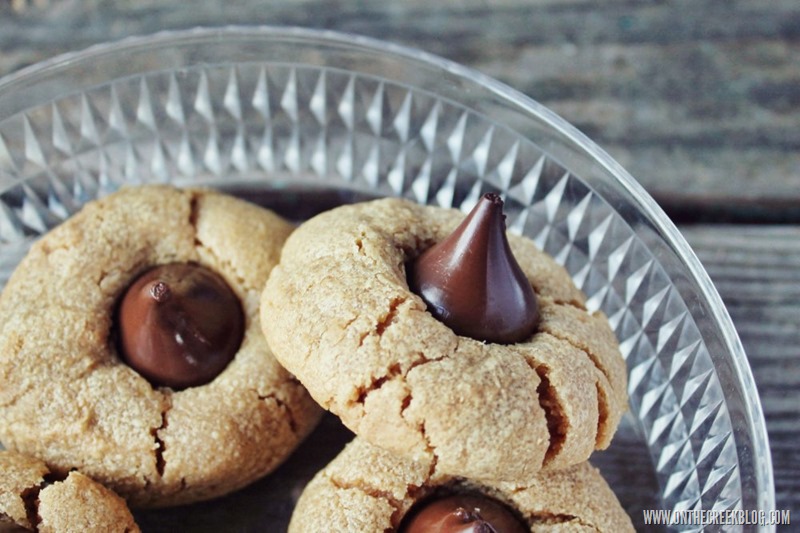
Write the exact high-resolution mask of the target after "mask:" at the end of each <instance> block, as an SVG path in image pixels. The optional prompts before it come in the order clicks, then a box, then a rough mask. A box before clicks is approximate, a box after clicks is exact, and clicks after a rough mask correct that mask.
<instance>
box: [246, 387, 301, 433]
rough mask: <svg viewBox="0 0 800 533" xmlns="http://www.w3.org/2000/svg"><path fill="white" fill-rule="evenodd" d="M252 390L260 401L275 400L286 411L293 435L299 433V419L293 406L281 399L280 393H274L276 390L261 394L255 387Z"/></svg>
mask: <svg viewBox="0 0 800 533" xmlns="http://www.w3.org/2000/svg"><path fill="white" fill-rule="evenodd" d="M251 390H252V391H253V393H255V395H256V397H257V398H258V399H259V400H260V401H262V402H267V401H269V400H272V401H273V402H275V404H276V405H277V406H278V408H279V409H282V410H283V411H284V412H285V413H286V416H287V417H288V419H289V430H290V431H291V432H292V434H293V435H297V427H298V424H297V419H296V417H295V414H294V412H292V408H291V407H290V406H289V404H288V403H287V402H285V401H284V400H282V399H280V398H279V397H278V395H277V394H276V393H274V392H273V393H270V394H260V393H259V392H258V391H257V390H255V389H251Z"/></svg>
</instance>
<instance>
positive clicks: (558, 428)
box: [528, 361, 568, 465]
mask: <svg viewBox="0 0 800 533" xmlns="http://www.w3.org/2000/svg"><path fill="white" fill-rule="evenodd" d="M528 366H530V367H531V369H532V370H533V371H534V372H536V375H537V376H538V377H539V386H538V387H536V395H537V397H538V398H539V407H540V408H541V409H542V411H544V418H545V421H546V422H547V432H548V434H549V435H550V443H549V444H548V446H547V451H546V452H545V454H544V464H545V465H546V464H548V463H549V462H550V461H551V460H552V459H553V458H554V457H556V456H557V455H558V454H559V452H560V451H561V449H562V448H563V446H564V441H565V440H566V436H567V425H568V424H567V417H566V416H564V407H563V405H562V403H561V402H560V401H559V398H558V392H557V391H556V388H555V387H553V385H552V383H550V376H549V369H548V368H547V367H546V366H545V365H536V364H534V363H533V362H532V361H528Z"/></svg>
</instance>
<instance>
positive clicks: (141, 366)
mask: <svg viewBox="0 0 800 533" xmlns="http://www.w3.org/2000/svg"><path fill="white" fill-rule="evenodd" d="M625 389H626V372H625V366H624V362H623V360H622V358H621V356H620V354H619V350H618V347H617V344H616V340H615V338H614V335H613V333H612V332H611V330H610V328H609V326H608V323H607V321H606V319H605V317H603V316H602V314H600V313H589V312H587V311H586V308H585V297H584V295H583V294H582V293H581V292H580V291H579V290H578V289H577V288H576V287H575V286H574V284H573V283H572V281H571V279H570V277H569V276H568V274H567V273H566V271H565V270H564V269H563V268H561V267H560V266H558V265H557V264H556V263H555V262H554V261H553V260H552V259H551V258H549V257H548V256H546V255H545V254H543V253H542V252H540V251H539V250H538V249H537V248H536V247H535V246H534V245H533V243H531V242H530V241H527V240H525V239H523V238H518V237H514V236H507V235H506V232H505V226H504V221H503V215H502V202H501V201H500V199H499V198H498V197H496V196H493V195H487V196H486V197H484V198H483V199H482V200H481V201H480V202H479V203H478V205H477V206H476V208H475V210H474V211H473V212H472V213H471V214H470V215H468V216H467V217H466V218H464V216H463V215H462V214H459V213H457V212H455V211H452V210H444V209H437V208H432V207H425V206H419V205H416V204H413V203H410V202H407V201H403V200H388V199H387V200H379V201H375V202H369V203H364V204H357V205H352V206H343V207H339V208H336V209H333V210H331V211H328V212H325V213H323V214H321V215H318V216H317V217H315V218H313V219H311V220H309V221H307V222H305V223H303V224H302V225H301V226H300V227H299V228H297V229H295V228H294V227H293V226H292V225H290V224H288V223H287V222H285V221H284V220H282V219H281V218H279V217H278V216H277V215H275V214H273V213H271V212H269V211H267V210H265V209H262V208H260V207H257V206H255V205H252V204H249V203H246V202H243V201H241V200H237V199H235V198H232V197H229V196H226V195H223V194H220V193H216V192H212V191H207V190H195V189H176V188H172V187H167V186H143V187H137V188H130V189H124V190H122V191H120V192H118V193H115V194H113V195H111V196H109V197H107V198H105V199H103V200H100V201H97V202H92V203H90V204H88V205H87V206H86V207H85V208H84V209H82V210H81V211H80V212H78V213H77V214H75V215H74V216H72V217H71V218H69V219H68V220H67V221H66V222H65V223H63V224H61V225H60V226H58V227H57V228H55V229H54V230H53V231H51V232H50V233H48V234H47V235H46V236H44V237H43V238H42V239H40V240H39V241H38V242H37V243H36V244H35V245H34V246H33V247H32V249H31V250H30V252H29V254H28V255H27V256H26V257H25V259H24V260H23V261H22V262H21V263H20V265H19V267H18V268H17V269H16V271H15V272H14V274H13V275H12V277H11V279H10V280H9V282H8V285H7V286H6V288H5V289H4V290H3V293H2V295H1V296H0V442H2V444H3V445H4V446H5V447H6V448H8V449H9V450H14V452H0V466H2V469H3V472H4V473H5V472H6V471H8V472H14V475H13V476H10V477H8V476H6V477H7V479H6V478H5V477H4V479H3V483H0V529H2V528H3V527H4V524H13V525H14V526H15V527H20V528H27V529H36V528H38V529H39V530H40V531H46V530H53V531H63V530H77V529H81V530H83V531H105V530H109V531H111V530H117V531H135V530H136V525H135V524H134V523H133V520H132V519H131V518H130V515H129V514H126V513H127V508H126V506H125V503H126V501H127V503H129V504H130V505H132V506H136V507H165V506H173V505H179V504H185V503H189V502H196V501H202V500H207V499H210V498H215V497H218V496H221V495H223V494H227V493H229V492H231V491H234V490H236V489H239V488H241V487H243V486H245V485H247V484H249V483H251V482H253V481H254V480H256V479H259V478H261V477H263V476H265V475H266V474H268V473H269V472H271V471H272V470H274V469H275V468H276V467H277V466H278V465H279V464H281V462H283V461H284V460H285V459H286V458H287V457H288V456H289V455H290V454H291V453H292V451H293V450H294V449H295V448H296V447H297V445H298V444H299V443H300V442H301V441H302V440H303V439H304V438H305V437H306V436H307V435H308V434H309V433H310V432H311V430H312V429H313V428H314V427H315V425H316V424H317V422H318V420H319V419H320V416H321V413H322V412H323V409H322V408H324V409H327V410H329V411H331V412H333V413H334V414H336V415H338V416H339V417H340V418H341V420H342V421H343V422H344V424H345V425H346V426H347V427H348V428H350V429H351V430H352V431H353V432H355V433H356V435H357V436H356V438H355V439H354V440H353V442H351V443H350V444H349V445H348V446H347V447H346V449H345V450H344V451H343V452H342V453H341V454H340V455H339V457H337V458H336V459H335V460H334V461H333V462H332V463H331V464H330V465H328V467H326V468H325V469H324V470H322V471H321V472H320V473H319V474H318V475H317V476H316V477H315V478H314V480H312V481H311V483H310V484H309V485H308V486H307V488H306V490H305V492H304V493H303V495H302V496H301V498H300V500H299V501H298V503H297V506H296V509H295V513H294V516H293V518H292V523H291V526H290V529H291V530H292V531H297V532H314V531H354V532H355V531H358V532H365V531H366V532H369V531H402V532H405V533H414V532H419V531H467V530H474V531H485V532H491V531H496V532H502V531H512V532H517V531H540V530H541V531H544V530H561V529H564V528H570V529H571V528H577V529H598V530H605V531H619V530H626V529H630V528H631V525H630V521H629V520H628V518H627V516H626V515H625V513H624V512H623V510H622V509H621V507H620V505H619V503H618V502H617V501H616V499H615V497H614V495H613V493H612V492H611V491H610V489H609V488H608V486H607V485H606V484H605V482H604V481H603V480H602V478H601V477H600V475H599V473H598V472H597V471H596V470H595V469H593V468H592V467H591V466H589V465H588V463H587V462H586V461H587V459H588V458H589V456H590V454H591V453H592V451H593V450H594V449H596V448H605V447H606V446H608V444H609V443H610V441H611V438H612V436H613V434H614V432H615V430H616V428H617V425H618V424H619V421H620V417H621V416H622V414H623V412H624V411H625V409H626V405H627V397H626V392H625ZM320 406H321V407H322V408H320ZM6 481H8V482H7V483H6ZM112 491H113V492H112ZM86 494H92V495H94V496H92V498H89V500H90V501H98V502H101V501H102V502H104V503H103V504H102V505H100V504H97V505H100V506H99V507H98V506H95V507H96V509H97V510H98V513H99V515H97V516H95V515H96V514H97V513H95V515H91V514H82V513H83V512H82V511H80V509H82V507H81V506H79V505H77V503H76V502H77V501H79V500H82V499H84V500H85V498H84V496H85V495H86ZM117 494H118V495H119V496H117ZM56 503H58V505H61V506H67V507H70V508H73V509H74V512H72V511H71V512H70V513H62V512H60V511H58V509H61V508H67V507H54V505H56ZM53 509H56V511H53ZM54 513H55V514H56V515H58V514H59V513H60V514H61V515H62V516H61V518H62V521H61V522H58V523H57V522H54V520H55V519H54V518H52V516H53V515H54ZM98 516H99V517H98ZM102 516H106V517H107V518H108V517H115V518H114V520H116V522H114V523H115V524H116V525H115V526H114V527H113V528H111V529H109V527H110V526H109V524H111V523H112V522H109V521H108V520H106V521H105V522H104V521H103V520H102ZM65 521H66V522H65ZM67 522H68V523H67ZM54 524H55V525H54ZM59 524H60V525H59ZM470 527H471V528H472V529H468V528H470ZM48 528H49V529H48Z"/></svg>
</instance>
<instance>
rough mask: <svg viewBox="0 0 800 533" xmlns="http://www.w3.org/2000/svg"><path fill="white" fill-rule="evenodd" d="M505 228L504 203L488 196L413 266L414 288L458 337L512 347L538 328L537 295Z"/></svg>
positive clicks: (410, 277) (410, 279)
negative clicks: (512, 248)
mask: <svg viewBox="0 0 800 533" xmlns="http://www.w3.org/2000/svg"><path fill="white" fill-rule="evenodd" d="M505 230H506V228H505V216H504V215H503V201H502V200H501V199H500V197H499V196H498V195H496V194H492V193H489V194H485V195H483V197H481V199H480V201H479V202H478V203H477V205H475V208H474V209H473V210H472V211H471V212H470V214H469V215H467V218H465V219H464V221H463V222H462V223H461V224H460V225H459V226H458V227H457V228H456V229H455V231H454V232H453V233H452V234H451V235H450V236H448V237H447V238H446V239H444V240H443V241H442V242H439V243H437V244H435V245H433V246H432V247H431V248H429V249H428V250H426V251H425V252H424V253H423V254H422V255H420V256H419V257H418V258H417V259H416V260H415V261H412V262H411V263H409V265H408V283H409V287H410V288H411V290H413V291H414V292H415V293H417V294H418V295H420V296H421V297H422V299H423V300H425V303H426V304H428V311H430V313H431V314H432V315H433V316H435V317H436V318H438V319H439V320H440V321H441V322H443V323H444V324H445V325H447V326H448V327H450V329H452V330H453V331H454V332H455V333H457V334H458V335H463V336H465V337H472V338H473V339H477V340H481V341H486V342H496V343H501V344H511V343H514V342H520V341H523V340H525V339H527V338H529V337H530V336H531V335H532V334H533V333H534V331H535V330H536V325H537V324H538V322H539V306H538V303H537V300H536V294H534V292H533V289H532V288H531V284H530V282H529V281H528V279H527V278H526V277H525V274H524V273H523V272H522V269H521V268H520V267H519V264H517V261H516V259H514V255H513V253H512V252H511V247H510V246H509V244H508V238H507V237H506V231H505Z"/></svg>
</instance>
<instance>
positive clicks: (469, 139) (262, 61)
mask: <svg viewBox="0 0 800 533" xmlns="http://www.w3.org/2000/svg"><path fill="white" fill-rule="evenodd" d="M149 182H170V183H175V184H178V185H186V184H203V185H209V186H213V187H219V188H221V189H223V190H227V191H230V192H232V193H235V194H239V195H242V196H244V197H246V198H250V199H251V200H254V201H257V202H260V203H262V204H263V205H267V206H269V207H273V208H275V209H277V210H278V211H280V212H282V213H284V214H285V215H287V216H290V217H294V218H303V217H306V216H309V215H310V214H313V213H314V212H317V211H320V210H322V209H325V208H327V207H331V206H332V205H335V204H338V203H342V202H347V201H355V200H359V199H364V198H370V197H374V196H387V195H392V196H402V197H406V198H410V199H412V200H415V201H418V202H422V203H428V204H436V205H442V206H448V207H450V206H454V207H457V208H460V209H463V210H467V209H469V208H470V207H472V205H473V204H474V202H475V201H476V200H477V198H478V197H479V196H480V195H481V194H482V193H484V192H488V191H494V192H498V193H500V194H501V195H502V196H503V197H504V198H505V200H506V208H507V214H508V219H507V220H508V225H509V227H510V229H511V230H512V231H514V232H518V233H523V234H525V235H527V236H528V237H530V238H531V239H533V240H534V241H535V242H536V243H537V244H538V245H539V246H540V247H541V248H543V249H544V250H545V251H547V252H548V253H550V254H551V255H552V256H553V257H555V258H556V260H558V261H559V262H560V263H562V264H564V265H565V266H566V268H567V269H568V270H569V272H570V273H571V274H572V276H573V277H574V279H575V282H576V283H577V284H578V286H579V287H581V288H582V289H583V290H584V292H585V293H586V294H587V295H588V298H589V306H590V308H592V309H602V310H603V311H604V312H605V313H606V314H607V315H608V316H609V318H610V320H611V324H612V326H613V327H614V329H615V331H616V334H617V336H618V338H619V340H620V343H621V348H622V352H623V355H624V356H625V358H626V360H627V366H628V371H629V392H630V413H629V414H628V415H626V417H625V419H624V421H623V424H622V426H621V428H620V430H619V432H618V434H617V436H616V438H615V440H614V443H613V444H612V446H611V447H610V449H609V450H607V451H605V452H602V453H596V454H594V455H593V457H592V461H593V462H594V463H595V464H596V465H598V466H599V467H600V468H601V469H602V471H603V472H604V474H605V475H606V477H607V479H608V481H609V482H610V484H611V485H612V487H613V488H614V490H615V492H616V493H617V495H618V496H619V498H620V500H621V502H622V504H623V506H624V507H625V508H626V510H627V511H628V512H629V513H630V514H631V517H632V519H633V521H634V523H635V524H637V525H642V510H643V509H645V508H656V509H672V510H686V509H707V510H725V509H741V510H757V509H762V510H769V509H773V508H774V489H773V478H772V466H771V462H770V453H769V448H768V445H767V438H766V431H765V425H764V419H763V415H762V412H761V409H760V404H759V399H758V395H757V392H756V389H755V386H754V383H753V379H752V375H751V373H750V370H749V367H748V364H747V359H746V357H745V354H744V352H743V350H742V346H741V344H740V342H739V340H738V338H737V335H736V332H735V331H734V328H733V326H732V324H731V321H730V318H729V316H728V314H727V312H726V310H725V308H724V307H723V304H722V302H721V300H720V298H719V296H718V294H717V292H716V291H715V289H714V288H713V286H712V284H711V282H710V281H709V279H708V276H707V275H706V274H705V272H704V271H703V268H702V266H701V265H700V263H699V262H698V260H697V258H696V257H695V255H694V254H693V253H692V251H691V250H690V249H689V247H688V245H687V244H686V242H685V241H684V240H683V238H682V237H681V236H680V234H679V233H678V231H677V230H676V228H675V227H674V226H673V225H672V224H671V222H670V221H669V220H668V219H667V217H666V216H665V215H664V213H663V212H662V211H661V210H660V209H659V208H658V206H657V205H656V204H655V203H654V202H653V200H652V199H651V198H650V197H649V196H648V195H647V194H646V193H645V192H644V190H643V189H642V188H641V187H640V186H639V185H638V184H637V183H636V182H635V181H634V180H633V178H631V176H630V175H628V173H627V172H625V170H623V169H622V168H621V167H620V166H619V165H618V164H617V163H616V162H614V161H613V160H612V159H611V158H610V157H609V156H608V155H607V154H606V153H605V152H603V151H602V150H600V149H599V148H598V147H597V146H596V145H595V144H594V143H592V142H591V141H590V140H589V139H587V138H586V137H584V136H583V135H582V134H580V133H579V132H578V131H577V130H575V129H574V128H573V127H572V126H570V125H569V124H567V123H566V122H565V121H564V120H562V119H561V118H559V117H558V116H556V115H555V114H553V113H552V112H550V111H549V110H547V109H546V108H544V107H543V106H541V105H540V104H538V103H537V102H535V101H533V100H531V99H529V98H527V97H525V96H523V95H521V94H519V93H518V92H515V91H514V90H512V89H510V88H508V87H506V86H504V85H502V84H500V83H498V82H496V81H494V80H492V79H490V78H488V77H486V76H483V75H481V74H479V73H477V72H475V71H472V70H470V69H467V68H464V67H462V66H459V65H456V64H453V63H450V62H448V61H445V60H443V59H440V58H437V57H434V56H431V55H428V54H425V53H423V52H419V51H415V50H410V49H407V48H403V47H399V46H394V45H391V44H386V43H381V42H377V41H374V40H370V39H366V38H361V37H356V36H352V35H342V34H337V33H331V32H319V31H309V30H301V29H286V28H224V29H212V30H193V31H187V32H178V33H164V34H158V35H155V36H149V37H145V38H135V39H129V40H126V41H123V42H120V43H116V44H111V45H102V46H96V47H93V48H90V49H88V50H86V51H84V52H81V53H76V54H69V55H65V56H62V57H58V58H55V59H53V60H51V61H47V62H44V63H41V64H38V65H35V66H33V67H31V68H28V69H26V70H23V71H21V72H19V73H16V74H13V75H11V76H8V77H6V78H5V79H3V80H2V81H0V198H1V199H2V202H0V286H2V284H4V283H5V281H6V280H7V279H8V276H9V275H10V273H11V271H12V270H13V268H14V267H15V266H16V264H17V263H18V261H19V260H20V258H21V257H22V255H23V254H24V253H25V251H26V250H27V249H28V247H29V246H30V245H31V243H32V242H33V241H35V240H36V238H37V237H38V236H39V235H41V234H42V233H44V232H45V231H47V230H48V229H50V228H52V227H53V226H55V225H56V224H58V223H59V222H61V221H63V220H64V219H66V218H68V217H69V216H70V215H72V214H73V213H74V212H75V211H77V210H78V209H80V207H81V206H82V205H83V204H85V203H86V202H87V201H89V200H91V199H93V198H96V197H100V196H103V195H105V194H108V193H110V192H112V191H113V190H115V189H117V188H118V187H120V186H121V185H124V184H136V183H149ZM326 428H327V430H329V431H331V432H332V433H329V434H326V433H325V430H326ZM337 431H338V433H337ZM330 435H339V436H338V437H336V436H333V437H331V436H330ZM312 438H316V439H318V440H319V439H322V440H323V441H325V439H329V440H330V442H331V447H332V452H331V454H330V455H329V456H328V457H319V455H318V454H316V453H313V452H309V451H307V450H306V451H304V450H303V449H301V450H300V452H299V453H298V455H297V456H295V457H293V458H291V459H290V460H289V463H292V462H294V466H292V465H291V464H287V465H284V467H282V468H281V469H280V470H279V471H278V472H276V473H275V474H274V475H272V476H269V477H268V478H266V479H265V480H263V481H262V482H259V483H257V484H256V485H254V486H253V487H250V488H248V489H245V490H244V491H242V492H240V493H239V494H237V495H233V496H231V497H228V498H223V499H221V500H220V501H215V502H211V503H208V504H203V505H197V506H191V507H189V508H188V509H178V510H168V511H158V512H148V513H141V514H140V515H139V519H140V521H141V522H142V523H143V524H144V525H146V526H147V528H149V529H152V530H159V529H161V526H162V525H163V529H164V530H167V529H168V528H170V527H173V526H175V525H176V524H181V525H182V526H184V527H190V528H194V529H196V530H218V529H219V528H220V527H221V526H224V527H225V528H226V529H237V530H249V529H252V530H259V529H261V528H263V527H264V525H265V523H268V522H264V521H265V520H267V521H270V520H271V521H273V522H271V525H272V527H275V528H276V529H280V526H275V525H274V524H275V523H276V522H277V523H282V521H285V519H286V517H287V516H288V513H289V512H290V509H291V505H292V502H293V501H294V498H296V497H297V494H298V492H299V490H300V489H301V488H302V483H303V482H304V480H305V479H307V478H308V477H309V476H310V475H312V474H313V473H314V471H315V470H316V469H317V468H319V467H320V466H321V465H322V464H324V461H327V459H329V458H330V457H331V456H332V455H333V454H334V453H335V449H333V448H336V447H337V446H338V447H341V445H342V442H343V441H344V440H345V439H346V433H344V432H343V431H342V430H341V429H340V428H337V427H336V423H335V422H334V421H331V420H328V421H327V422H326V423H325V424H324V425H323V429H321V430H320V431H318V432H317V433H315V436H313V437H312ZM298 465H300V466H298ZM674 529H679V530H699V529H701V528H700V527H699V526H675V527H674ZM711 529H714V528H711ZM723 529H724V528H723ZM730 529H732V530H747V531H754V530H759V529H760V528H759V527H757V526H744V527H733V526H732V527H730ZM763 529H766V528H763Z"/></svg>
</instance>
